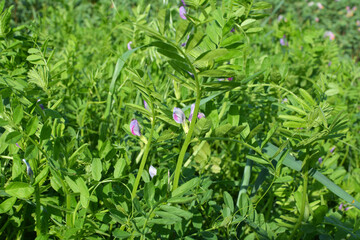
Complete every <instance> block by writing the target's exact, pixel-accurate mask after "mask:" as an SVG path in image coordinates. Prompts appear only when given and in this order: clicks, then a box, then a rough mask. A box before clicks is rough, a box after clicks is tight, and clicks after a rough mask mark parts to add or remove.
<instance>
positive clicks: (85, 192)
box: [76, 177, 90, 208]
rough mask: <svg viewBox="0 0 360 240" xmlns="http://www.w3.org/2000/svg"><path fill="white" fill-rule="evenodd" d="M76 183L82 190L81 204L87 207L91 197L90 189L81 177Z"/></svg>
mask: <svg viewBox="0 0 360 240" xmlns="http://www.w3.org/2000/svg"><path fill="white" fill-rule="evenodd" d="M76 184H77V186H78V188H79V191H80V202H81V205H82V206H83V208H87V207H88V205H89V197H90V194H89V189H88V187H87V186H86V183H85V181H84V180H83V179H82V178H81V177H79V178H77V179H76Z"/></svg>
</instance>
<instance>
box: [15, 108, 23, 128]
mask: <svg viewBox="0 0 360 240" xmlns="http://www.w3.org/2000/svg"><path fill="white" fill-rule="evenodd" d="M23 117H24V112H23V109H22V106H21V105H18V106H17V107H16V108H15V110H14V114H13V121H14V123H15V124H18V123H20V121H21V119H22V118H23Z"/></svg>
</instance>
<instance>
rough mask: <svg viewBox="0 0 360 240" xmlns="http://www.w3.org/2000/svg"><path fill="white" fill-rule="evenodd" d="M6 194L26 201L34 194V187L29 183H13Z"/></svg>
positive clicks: (7, 187)
mask: <svg viewBox="0 0 360 240" xmlns="http://www.w3.org/2000/svg"><path fill="white" fill-rule="evenodd" d="M5 192H6V193H7V194H9V195H10V196H13V197H17V198H25V199H26V198H29V197H30V196H31V195H32V194H33V192H34V187H33V186H31V185H30V184H29V183H24V182H11V183H9V184H8V185H7V186H6V187H5Z"/></svg>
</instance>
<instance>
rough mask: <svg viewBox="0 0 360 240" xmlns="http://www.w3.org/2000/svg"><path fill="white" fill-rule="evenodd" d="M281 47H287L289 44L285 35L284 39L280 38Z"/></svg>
mask: <svg viewBox="0 0 360 240" xmlns="http://www.w3.org/2000/svg"><path fill="white" fill-rule="evenodd" d="M280 45H281V46H287V45H288V44H287V42H286V35H284V36H283V37H282V38H280Z"/></svg>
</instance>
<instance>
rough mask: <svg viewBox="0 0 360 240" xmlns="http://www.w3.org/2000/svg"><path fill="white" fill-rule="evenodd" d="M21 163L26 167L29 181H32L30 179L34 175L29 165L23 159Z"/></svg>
mask: <svg viewBox="0 0 360 240" xmlns="http://www.w3.org/2000/svg"><path fill="white" fill-rule="evenodd" d="M22 161H23V162H24V163H25V165H26V174H27V175H28V176H29V177H30V179H32V178H33V175H34V172H33V170H32V169H31V167H30V164H29V163H28V162H27V161H26V160H25V159H23V160H22Z"/></svg>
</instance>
